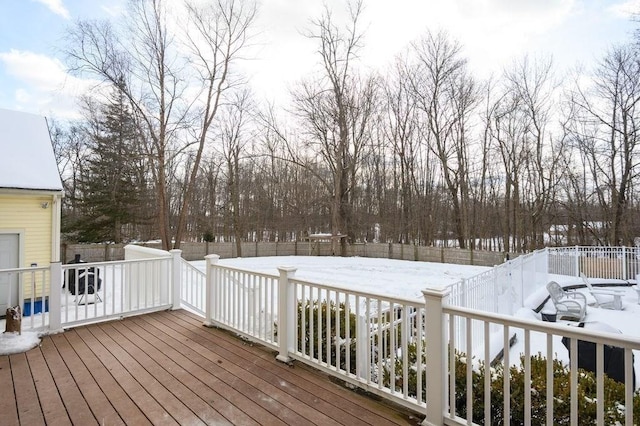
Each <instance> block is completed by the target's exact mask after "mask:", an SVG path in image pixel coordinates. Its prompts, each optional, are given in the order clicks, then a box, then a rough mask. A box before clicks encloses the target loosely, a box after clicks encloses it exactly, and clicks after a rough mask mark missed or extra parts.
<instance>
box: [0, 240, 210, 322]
mask: <svg viewBox="0 0 640 426" xmlns="http://www.w3.org/2000/svg"><path fill="white" fill-rule="evenodd" d="M162 253H163V255H161V256H158V255H157V254H155V255H149V253H147V254H145V255H141V254H138V255H137V256H132V257H136V258H135V259H131V260H124V261H116V262H99V263H72V264H66V265H61V264H60V263H59V262H55V263H52V264H51V265H50V266H49V267H37V268H17V269H4V270H0V278H5V279H4V280H3V281H5V282H10V283H15V284H16V285H17V290H18V304H19V306H21V307H22V310H23V318H22V330H23V331H39V332H42V331H44V332H46V331H57V330H61V329H63V328H68V327H75V326H78V325H82V324H88V323H93V322H98V321H105V320H109V319H113V318H120V317H124V316H129V315H137V314H142V313H146V312H151V311H157V310H163V309H168V308H172V307H177V306H179V305H180V297H179V294H178V295H176V294H175V293H174V292H175V290H176V289H178V290H180V288H181V286H180V283H179V282H177V284H176V278H175V277H174V272H175V271H176V270H177V267H176V266H175V265H174V264H175V263H178V267H179V265H180V263H179V261H180V251H179V250H177V251H175V253H167V252H162ZM178 272H180V271H178ZM185 274H188V272H185ZM178 276H179V278H178V280H179V279H180V274H178ZM194 279H195V278H194ZM197 285H198V284H197V283H196V284H191V285H186V288H183V290H184V291H185V293H186V294H187V295H188V296H192V295H194V294H195V290H193V289H195V288H196V287H197ZM200 286H201V287H202V289H201V293H204V277H203V274H202V273H201V276H200ZM192 290H193V291H192ZM12 300H13V299H12V298H11V295H9V300H8V304H12V303H13V302H12ZM190 300H191V301H194V300H196V301H198V302H197V303H196V302H194V304H195V305H197V304H198V303H199V304H200V306H201V307H203V305H204V296H203V295H199V296H198V295H195V296H194V297H193V298H191V299H190ZM201 312H202V313H204V309H201Z"/></svg>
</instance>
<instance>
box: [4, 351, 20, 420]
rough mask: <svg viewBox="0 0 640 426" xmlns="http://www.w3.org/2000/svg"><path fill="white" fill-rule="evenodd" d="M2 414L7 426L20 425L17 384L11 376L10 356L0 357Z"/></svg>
mask: <svg viewBox="0 0 640 426" xmlns="http://www.w3.org/2000/svg"><path fill="white" fill-rule="evenodd" d="M0 383H2V386H0V413H2V421H3V422H4V423H6V424H7V426H13V425H17V424H19V420H18V406H17V405H16V392H15V384H14V382H13V377H12V374H11V363H10V362H9V357H8V356H2V357H0Z"/></svg>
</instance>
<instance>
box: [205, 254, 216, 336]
mask: <svg viewBox="0 0 640 426" xmlns="http://www.w3.org/2000/svg"><path fill="white" fill-rule="evenodd" d="M204 259H205V261H206V262H207V270H206V272H205V276H206V286H207V287H206V289H205V298H204V300H205V303H204V325H206V326H207V327H213V314H214V306H213V303H214V302H215V300H214V295H215V292H216V291H217V290H218V285H219V284H218V282H217V276H218V274H216V273H215V272H214V270H213V268H214V267H215V265H216V263H218V261H219V260H220V256H218V255H217V254H209V255H207V256H205V257H204Z"/></svg>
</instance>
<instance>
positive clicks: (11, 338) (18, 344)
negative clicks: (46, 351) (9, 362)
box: [0, 331, 40, 355]
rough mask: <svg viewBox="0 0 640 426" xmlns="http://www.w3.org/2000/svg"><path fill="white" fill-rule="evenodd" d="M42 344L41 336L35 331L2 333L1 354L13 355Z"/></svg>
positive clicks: (0, 336)
mask: <svg viewBox="0 0 640 426" xmlns="http://www.w3.org/2000/svg"><path fill="white" fill-rule="evenodd" d="M39 344H40V336H39V334H38V333H36V332H34V331H23V332H22V334H18V333H2V334H0V355H11V354H17V353H20V352H26V351H28V350H29V349H33V348H35V347H36V346H38V345H39Z"/></svg>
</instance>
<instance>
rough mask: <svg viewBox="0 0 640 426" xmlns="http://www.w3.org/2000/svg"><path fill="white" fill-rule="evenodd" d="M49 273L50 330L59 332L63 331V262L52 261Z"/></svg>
mask: <svg viewBox="0 0 640 426" xmlns="http://www.w3.org/2000/svg"><path fill="white" fill-rule="evenodd" d="M49 274H50V282H49V332H50V333H58V332H60V331H62V303H61V302H62V301H61V299H62V262H51V265H50V267H49ZM43 303H44V301H43ZM42 309H43V310H44V306H43V307H42Z"/></svg>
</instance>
